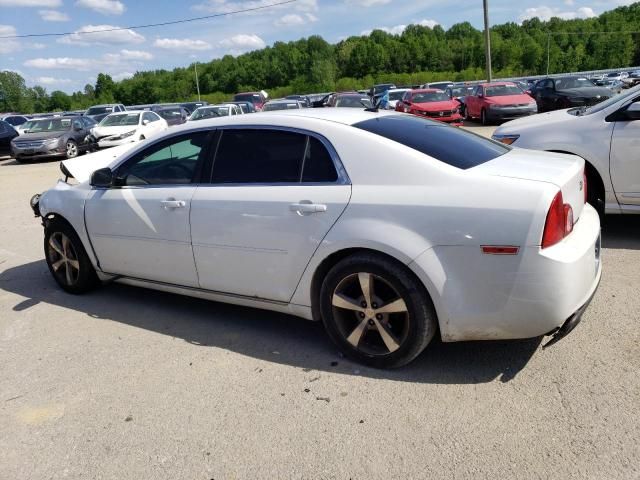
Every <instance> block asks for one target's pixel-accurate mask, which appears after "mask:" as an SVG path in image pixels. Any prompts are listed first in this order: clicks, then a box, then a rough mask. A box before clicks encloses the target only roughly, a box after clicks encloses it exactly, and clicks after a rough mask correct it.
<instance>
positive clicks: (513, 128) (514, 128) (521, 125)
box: [495, 109, 583, 135]
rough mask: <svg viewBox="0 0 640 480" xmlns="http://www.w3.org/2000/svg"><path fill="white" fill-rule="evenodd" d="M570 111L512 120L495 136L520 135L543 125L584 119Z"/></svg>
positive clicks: (555, 111)
mask: <svg viewBox="0 0 640 480" xmlns="http://www.w3.org/2000/svg"><path fill="white" fill-rule="evenodd" d="M569 110H570V109H565V110H554V111H553V112H547V113H539V114H538V115H532V116H530V117H522V118H518V119H517V120H512V121H510V122H507V123H505V124H503V125H502V126H500V127H498V128H497V129H496V131H495V134H496V135H499V134H510V133H520V132H522V131H523V129H527V128H536V127H539V126H542V125H545V126H547V127H548V126H549V125H551V124H554V123H557V124H565V125H566V123H567V122H573V121H576V120H577V119H579V118H583V117H578V116H576V115H571V114H570V113H568V112H569Z"/></svg>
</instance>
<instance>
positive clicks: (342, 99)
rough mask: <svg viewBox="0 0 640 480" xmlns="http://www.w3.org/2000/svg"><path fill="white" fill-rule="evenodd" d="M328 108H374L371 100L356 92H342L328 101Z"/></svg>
mask: <svg viewBox="0 0 640 480" xmlns="http://www.w3.org/2000/svg"><path fill="white" fill-rule="evenodd" d="M327 107H341V108H372V107H373V104H372V103H371V99H370V98H369V97H367V96H364V95H361V94H360V93H355V92H341V93H335V94H333V95H332V96H331V97H330V98H329V100H328V101H327Z"/></svg>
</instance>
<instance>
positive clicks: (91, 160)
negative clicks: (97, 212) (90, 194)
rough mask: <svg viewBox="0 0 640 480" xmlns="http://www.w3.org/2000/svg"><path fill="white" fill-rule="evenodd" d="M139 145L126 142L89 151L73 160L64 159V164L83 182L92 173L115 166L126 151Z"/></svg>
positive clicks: (72, 174) (74, 176)
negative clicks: (97, 150) (96, 150)
mask: <svg viewBox="0 0 640 480" xmlns="http://www.w3.org/2000/svg"><path fill="white" fill-rule="evenodd" d="M139 145H140V143H125V144H124V145H120V146H117V147H111V148H107V149H105V150H100V151H99V152H95V153H89V154H87V155H83V156H81V157H76V158H73V159H71V160H64V161H62V164H63V165H64V167H65V168H66V169H67V171H68V172H69V173H70V174H71V176H73V178H75V179H76V180H77V181H78V182H80V183H82V182H86V181H87V180H89V178H90V177H91V174H92V173H93V172H95V171H96V170H99V169H101V168H105V167H113V166H114V165H115V164H116V163H118V160H119V159H120V157H121V156H122V155H123V154H124V153H126V152H127V151H129V150H131V149H132V148H133V147H136V146H139Z"/></svg>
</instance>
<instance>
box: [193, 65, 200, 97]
mask: <svg viewBox="0 0 640 480" xmlns="http://www.w3.org/2000/svg"><path fill="white" fill-rule="evenodd" d="M193 69H194V70H195V72H196V88H197V89H198V101H200V83H198V62H195V63H194V64H193Z"/></svg>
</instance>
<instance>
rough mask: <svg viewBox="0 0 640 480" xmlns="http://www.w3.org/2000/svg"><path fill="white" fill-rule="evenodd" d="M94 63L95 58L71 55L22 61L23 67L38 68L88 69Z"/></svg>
mask: <svg viewBox="0 0 640 480" xmlns="http://www.w3.org/2000/svg"><path fill="white" fill-rule="evenodd" d="M93 65H95V60H92V59H90V58H71V57H55V58H32V59H30V60H27V61H26V62H24V66H25V67H32V68H40V69H47V70H52V69H67V70H89V69H90V67H92V66H93Z"/></svg>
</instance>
